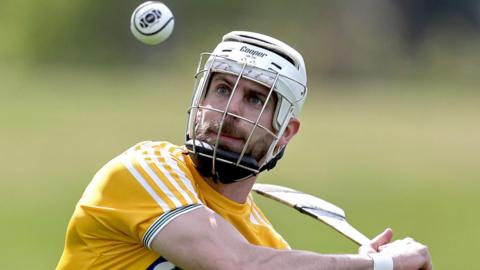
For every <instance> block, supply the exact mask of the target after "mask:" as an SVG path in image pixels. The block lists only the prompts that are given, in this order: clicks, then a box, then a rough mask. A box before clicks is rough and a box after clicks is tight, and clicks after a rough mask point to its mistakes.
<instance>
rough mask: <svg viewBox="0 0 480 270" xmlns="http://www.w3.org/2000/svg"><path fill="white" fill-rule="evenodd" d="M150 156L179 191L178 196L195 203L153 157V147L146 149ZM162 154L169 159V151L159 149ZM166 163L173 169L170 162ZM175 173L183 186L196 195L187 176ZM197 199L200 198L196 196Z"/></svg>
mask: <svg viewBox="0 0 480 270" xmlns="http://www.w3.org/2000/svg"><path fill="white" fill-rule="evenodd" d="M146 150H147V152H148V154H149V156H150V158H151V159H152V161H153V163H154V164H155V165H156V167H157V168H158V169H159V170H160V171H161V172H162V174H163V175H165V177H166V178H167V179H168V181H169V182H170V183H171V184H172V185H173V186H174V187H175V188H176V189H177V190H178V191H179V194H180V196H182V197H183V198H184V199H185V200H186V201H187V203H188V204H193V203H195V202H194V201H193V200H192V199H191V198H190V196H189V195H188V193H187V192H186V191H185V190H183V188H182V187H181V186H180V185H179V184H178V182H177V181H176V180H175V178H174V177H173V176H172V175H171V173H169V172H168V171H167V170H166V169H165V168H164V167H163V165H162V164H161V163H160V161H158V159H157V157H155V154H154V149H153V148H151V147H149V148H148V149H146ZM161 152H162V154H165V155H163V156H162V157H163V158H165V161H167V159H170V156H169V155H170V153H168V152H165V151H163V150H162V151H161ZM167 163H168V165H170V167H172V169H174V167H173V166H172V165H171V164H170V162H167ZM175 172H176V173H177V175H178V176H179V177H180V181H182V182H183V183H184V184H185V186H186V187H187V189H189V190H190V192H191V193H192V194H194V195H195V197H196V192H195V191H193V190H192V189H190V188H189V187H191V186H192V185H191V182H190V180H189V179H188V178H186V177H185V176H184V175H180V174H178V172H177V171H175ZM196 199H197V201H200V199H198V197H196Z"/></svg>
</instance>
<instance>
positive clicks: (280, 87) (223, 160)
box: [186, 31, 307, 183]
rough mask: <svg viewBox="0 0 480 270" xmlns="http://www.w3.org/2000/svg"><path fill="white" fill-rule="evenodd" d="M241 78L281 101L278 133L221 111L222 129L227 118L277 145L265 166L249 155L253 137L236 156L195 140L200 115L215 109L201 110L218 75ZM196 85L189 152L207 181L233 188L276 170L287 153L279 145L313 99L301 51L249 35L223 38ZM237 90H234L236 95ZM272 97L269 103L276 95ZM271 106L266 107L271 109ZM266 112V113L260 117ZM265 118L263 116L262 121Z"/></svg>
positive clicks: (204, 58) (203, 62) (205, 57)
mask: <svg viewBox="0 0 480 270" xmlns="http://www.w3.org/2000/svg"><path fill="white" fill-rule="evenodd" d="M216 72H220V73H227V74H231V75H236V76H238V77H237V80H240V79H241V78H243V79H248V80H251V81H253V82H256V83H259V84H262V85H264V86H266V87H268V88H269V89H270V92H271V93H275V94H276V96H277V104H276V108H275V113H274V115H273V120H272V127H273V128H274V130H273V131H271V130H269V129H267V128H265V127H263V126H262V125H260V124H259V123H258V120H257V121H256V122H254V121H251V120H248V119H245V118H243V117H241V116H238V115H233V114H232V113H230V112H228V106H229V103H230V102H228V104H227V108H225V109H224V110H222V111H220V112H221V113H222V114H223V118H222V122H221V123H220V128H221V127H222V125H223V120H224V119H225V117H226V116H227V115H231V116H234V117H237V118H240V119H242V120H244V121H247V122H250V123H251V124H252V125H253V128H252V130H251V133H250V137H251V135H252V134H253V132H254V130H255V129H256V128H261V129H263V130H265V131H266V132H267V133H268V134H270V135H271V136H272V137H273V141H272V143H271V145H270V147H269V149H268V151H267V153H266V154H265V158H264V159H263V160H264V161H263V163H262V164H258V163H257V161H256V160H255V159H253V158H252V157H250V156H248V155H246V154H245V151H246V149H247V147H248V143H249V140H250V137H249V138H248V140H247V141H246V143H245V145H244V147H243V150H242V152H241V153H233V152H230V151H226V150H223V149H220V148H218V147H217V145H218V138H219V136H220V132H219V133H218V137H217V140H216V143H215V145H212V144H209V143H206V142H204V141H200V140H198V139H196V138H195V129H196V125H197V123H196V121H197V120H196V115H197V112H198V111H199V110H211V108H207V107H204V106H202V105H201V101H202V99H203V98H204V97H205V94H206V92H207V89H208V84H209V81H210V78H211V74H212V73H216ZM195 78H196V79H197V80H196V84H195V87H194V93H193V98H192V105H191V107H190V110H189V118H188V124H187V143H186V145H187V148H188V149H189V152H190V155H191V157H192V159H193V160H194V162H195V164H196V166H197V169H199V171H200V173H202V175H204V176H206V177H212V178H213V179H214V180H219V181H221V182H224V183H232V182H236V181H240V180H243V179H246V178H248V177H250V176H252V175H256V174H258V173H259V172H260V171H263V170H264V169H271V168H273V167H274V166H275V164H276V162H277V160H278V159H280V158H281V156H282V155H283V150H284V149H283V148H282V149H278V148H276V147H275V146H276V145H277V143H278V140H279V139H280V137H281V136H282V134H283V132H284V130H285V128H286V127H287V125H288V123H289V121H290V120H291V119H292V118H294V117H297V116H298V114H299V113H300V111H301V108H302V106H303V103H304V101H305V98H306V95H307V87H306V84H307V75H306V69H305V63H304V61H303V58H302V56H301V55H300V53H298V52H297V51H296V50H295V49H293V48H292V47H290V46H289V45H287V44H285V43H283V42H282V41H280V40H277V39H275V38H272V37H269V36H266V35H262V34H258V33H253V32H246V31H233V32H230V33H228V34H226V35H225V36H223V39H222V42H220V43H219V44H218V45H217V47H216V48H215V50H214V51H213V52H212V53H203V54H201V56H200V62H199V65H198V68H197V73H196V75H195ZM235 90H236V89H233V90H232V94H231V96H233V93H234V91H235ZM271 93H269V95H268V96H269V98H270V96H271ZM266 103H267V102H265V105H266ZM262 113H263V109H262V111H261V112H260V114H262ZM259 118H260V116H259Z"/></svg>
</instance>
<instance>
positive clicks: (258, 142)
mask: <svg viewBox="0 0 480 270" xmlns="http://www.w3.org/2000/svg"><path fill="white" fill-rule="evenodd" d="M220 122H221V121H220V120H212V121H202V122H200V123H197V125H196V127H195V136H196V138H197V139H198V140H201V141H204V142H207V143H209V144H211V145H213V146H215V142H216V141H217V134H219V133H221V135H224V136H229V137H233V138H236V139H238V140H240V141H241V143H240V144H239V145H231V144H227V143H225V142H223V141H222V138H220V139H219V141H218V148H220V149H223V150H227V151H231V152H235V153H238V154H240V153H241V152H242V150H243V148H244V147H245V143H246V141H247V139H248V136H249V135H250V132H251V130H249V131H243V130H241V129H239V128H235V123H234V122H235V120H233V119H232V118H229V117H227V118H225V120H224V122H223V126H222V130H221V131H220V130H219V129H220V125H221V123H220ZM252 127H253V125H252ZM257 133H263V134H260V136H258V138H255V136H254V135H255V134H257ZM272 142H273V137H272V136H270V135H269V134H268V133H266V132H264V131H263V130H262V129H261V128H256V129H255V131H254V134H253V135H252V138H251V139H250V142H249V143H248V145H247V146H246V147H247V149H246V150H245V155H249V156H251V157H253V158H254V159H255V160H256V161H257V162H260V160H261V159H262V158H264V157H265V155H266V154H267V151H268V148H269V147H270V145H271V144H272Z"/></svg>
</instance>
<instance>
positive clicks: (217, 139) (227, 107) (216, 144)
mask: <svg viewBox="0 0 480 270" xmlns="http://www.w3.org/2000/svg"><path fill="white" fill-rule="evenodd" d="M213 63H215V61H212V65H211V66H213ZM246 66H247V63H244V64H243V67H242V71H241V72H240V74H239V75H238V78H237V80H236V81H235V85H234V86H233V89H232V92H231V93H230V97H229V98H228V101H227V105H226V106H225V111H224V112H223V115H222V120H221V122H220V127H219V128H218V132H217V138H216V140H215V147H214V148H213V159H212V174H215V163H216V162H215V159H216V157H217V149H218V143H219V142H220V134H221V133H222V130H223V123H224V122H225V118H226V117H227V113H228V109H229V108H230V103H231V102H232V99H233V96H234V95H235V92H236V91H237V88H238V83H239V82H240V80H241V79H242V74H243V71H244V70H245V67H246ZM208 74H209V75H208V76H210V74H211V73H208ZM205 81H206V80H205ZM202 91H203V92H204V93H203V95H205V94H206V93H207V91H208V90H207V89H206V87H204V88H203V90H202ZM246 147H247V144H245V145H244V146H243V148H246ZM238 161H240V160H238Z"/></svg>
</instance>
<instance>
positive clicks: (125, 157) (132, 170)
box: [121, 155, 170, 212]
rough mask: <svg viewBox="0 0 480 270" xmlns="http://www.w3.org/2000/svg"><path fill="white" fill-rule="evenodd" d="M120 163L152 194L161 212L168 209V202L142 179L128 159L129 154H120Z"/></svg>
mask: <svg viewBox="0 0 480 270" xmlns="http://www.w3.org/2000/svg"><path fill="white" fill-rule="evenodd" d="M121 160H122V163H123V165H125V167H126V168H127V169H128V170H129V171H130V173H131V174H132V175H133V176H134V177H135V179H136V180H137V181H138V182H139V183H140V185H142V186H143V188H144V189H145V190H146V191H147V192H148V194H150V196H152V198H153V199H154V200H155V201H156V202H157V204H158V205H159V206H160V208H162V210H163V212H167V211H169V210H170V207H169V206H168V204H167V203H166V202H165V201H164V200H162V198H160V196H158V194H157V193H156V192H155V191H154V190H153V188H152V187H151V186H150V185H149V184H148V183H147V181H146V180H145V179H143V177H142V175H141V174H140V173H139V172H138V171H137V169H135V167H134V166H133V164H132V162H131V161H130V155H122V159H121Z"/></svg>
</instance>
